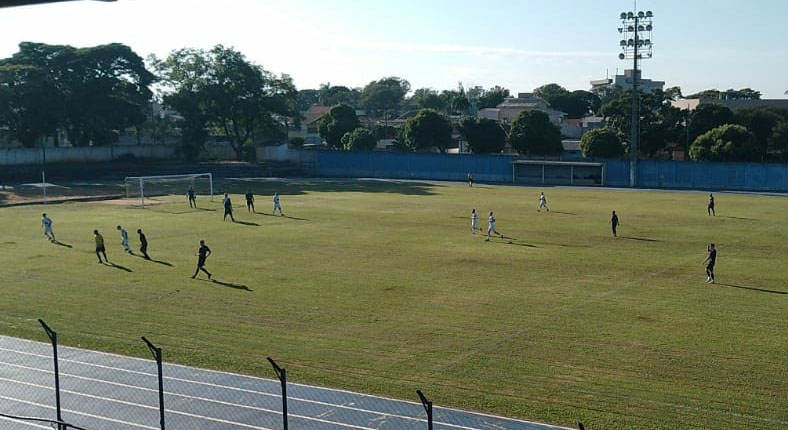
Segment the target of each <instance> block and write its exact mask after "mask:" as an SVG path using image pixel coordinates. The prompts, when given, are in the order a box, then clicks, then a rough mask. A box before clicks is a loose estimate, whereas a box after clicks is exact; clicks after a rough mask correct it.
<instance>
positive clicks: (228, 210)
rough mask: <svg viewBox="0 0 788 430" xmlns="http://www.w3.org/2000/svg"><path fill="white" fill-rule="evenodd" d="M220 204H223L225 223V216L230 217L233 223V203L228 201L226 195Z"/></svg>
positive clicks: (228, 198)
mask: <svg viewBox="0 0 788 430" xmlns="http://www.w3.org/2000/svg"><path fill="white" fill-rule="evenodd" d="M222 203H223V204H224V218H223V220H224V221H227V215H230V219H231V220H233V222H235V218H234V217H233V202H232V201H231V200H230V196H229V195H227V193H225V194H224V198H222Z"/></svg>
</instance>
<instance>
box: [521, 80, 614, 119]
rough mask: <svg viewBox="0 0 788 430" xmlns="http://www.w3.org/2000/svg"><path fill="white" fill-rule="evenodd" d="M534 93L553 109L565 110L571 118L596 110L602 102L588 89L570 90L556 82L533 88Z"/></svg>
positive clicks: (580, 116)
mask: <svg viewBox="0 0 788 430" xmlns="http://www.w3.org/2000/svg"><path fill="white" fill-rule="evenodd" d="M534 95H536V96H537V97H539V98H541V99H542V100H544V101H546V102H547V103H549V104H550V107H552V108H553V109H557V110H560V111H562V112H566V114H567V117H569V118H573V119H576V118H582V117H584V116H586V115H588V114H590V113H593V112H596V111H598V110H599V106H600V105H601V103H602V99H600V98H599V96H598V95H596V94H594V93H592V92H590V91H583V90H577V91H572V92H570V91H569V90H567V89H566V88H564V87H562V86H560V85H558V84H547V85H542V86H541V87H539V88H536V89H535V90H534Z"/></svg>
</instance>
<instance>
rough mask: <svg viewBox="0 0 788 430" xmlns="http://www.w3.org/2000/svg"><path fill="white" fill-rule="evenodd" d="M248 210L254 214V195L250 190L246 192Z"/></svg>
mask: <svg viewBox="0 0 788 430" xmlns="http://www.w3.org/2000/svg"><path fill="white" fill-rule="evenodd" d="M246 210H248V211H249V212H254V194H252V192H251V191H249V190H246Z"/></svg>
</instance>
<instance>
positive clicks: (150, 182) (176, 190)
mask: <svg viewBox="0 0 788 430" xmlns="http://www.w3.org/2000/svg"><path fill="white" fill-rule="evenodd" d="M124 182H125V186H126V199H127V200H129V201H131V200H136V199H139V202H140V203H139V205H140V206H141V207H145V198H150V197H153V196H163V195H169V194H177V195H183V196H186V194H187V193H188V191H189V188H192V189H194V192H195V194H196V195H197V196H206V195H207V196H210V199H211V201H213V175H212V174H211V173H189V174H185V175H160V176H127V177H126V178H125V180H124Z"/></svg>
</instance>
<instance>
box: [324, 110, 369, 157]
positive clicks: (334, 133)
mask: <svg viewBox="0 0 788 430" xmlns="http://www.w3.org/2000/svg"><path fill="white" fill-rule="evenodd" d="M360 125H361V124H360V123H359V121H358V117H357V116H356V110H355V109H353V107H352V106H350V105H346V104H340V105H336V106H334V107H332V108H331V110H330V111H328V113H327V114H325V115H323V117H322V118H320V120H319V121H318V123H317V130H318V132H320V136H322V137H323V139H325V140H326V142H327V143H328V146H330V147H332V148H342V147H343V142H342V136H344V135H345V133H350V132H352V131H353V130H355V129H357V128H358V127H359V126H360Z"/></svg>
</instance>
